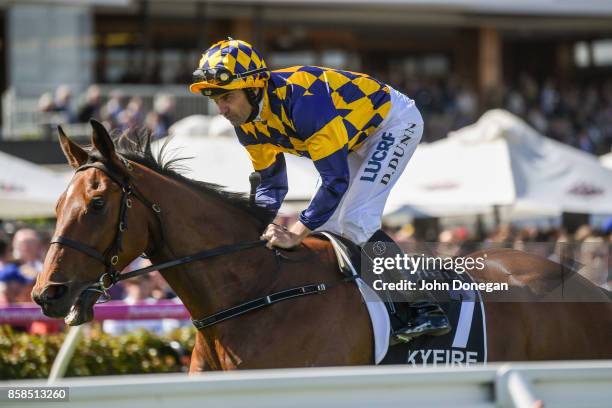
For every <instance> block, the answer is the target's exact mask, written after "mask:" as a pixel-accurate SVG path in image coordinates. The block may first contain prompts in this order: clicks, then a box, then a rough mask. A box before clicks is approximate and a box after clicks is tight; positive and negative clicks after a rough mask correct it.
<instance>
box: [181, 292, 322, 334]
mask: <svg viewBox="0 0 612 408" xmlns="http://www.w3.org/2000/svg"><path fill="white" fill-rule="evenodd" d="M326 290H327V286H326V285H325V284H324V283H319V284H312V285H306V286H299V287H297V288H291V289H286V290H282V291H280V292H275V293H272V294H270V295H268V296H263V297H260V298H257V299H253V300H249V301H248V302H244V303H241V304H239V305H237V306H233V307H230V308H228V309H225V310H222V311H220V312H218V313H215V314H213V315H210V316H208V317H205V318H203V319H199V320H193V319H192V320H191V322H192V323H193V325H194V326H195V327H196V329H198V330H201V329H204V328H206V327H210V326H213V325H215V324H217V323H221V322H222V321H225V320H228V319H231V318H233V317H236V316H239V315H241V314H244V313H247V312H251V311H253V310H257V309H261V308H264V307H267V306H270V305H273V304H274V303H278V302H282V301H283V300H287V299H292V298H295V297H300V296H306V295H316V294H318V293H322V292H325V291H326Z"/></svg>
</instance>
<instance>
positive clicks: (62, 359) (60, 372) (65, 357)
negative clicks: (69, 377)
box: [47, 323, 88, 384]
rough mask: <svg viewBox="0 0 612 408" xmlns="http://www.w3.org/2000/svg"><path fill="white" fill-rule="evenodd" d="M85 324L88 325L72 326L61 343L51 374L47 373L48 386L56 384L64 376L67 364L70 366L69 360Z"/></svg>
mask: <svg viewBox="0 0 612 408" xmlns="http://www.w3.org/2000/svg"><path fill="white" fill-rule="evenodd" d="M87 324H88V323H85V324H81V325H79V326H73V327H71V328H70V330H69V331H68V334H67V335H66V338H65V339H64V342H63V343H62V347H61V348H60V350H59V352H58V353H57V356H56V357H55V360H54V361H53V366H52V367H51V372H50V373H49V379H48V380H47V382H48V383H49V384H52V383H54V382H56V381H57V379H58V378H62V377H63V376H64V374H66V369H67V368H68V364H70V360H72V356H73V355H74V350H76V346H77V345H78V344H79V340H80V339H81V334H82V332H83V327H85V325H87Z"/></svg>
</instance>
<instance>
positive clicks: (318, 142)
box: [292, 92, 350, 230]
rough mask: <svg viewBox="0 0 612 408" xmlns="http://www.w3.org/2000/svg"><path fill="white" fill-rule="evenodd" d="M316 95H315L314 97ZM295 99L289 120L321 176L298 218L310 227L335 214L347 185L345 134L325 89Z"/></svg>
mask: <svg viewBox="0 0 612 408" xmlns="http://www.w3.org/2000/svg"><path fill="white" fill-rule="evenodd" d="M315 95H317V96H315ZM315 95H303V96H301V97H299V98H296V102H295V103H294V105H293V107H292V108H293V109H292V119H293V123H294V124H295V126H296V131H297V133H298V134H299V135H301V136H304V135H306V136H307V137H305V138H304V139H305V140H304V141H305V143H306V147H307V149H308V154H309V156H310V158H311V159H312V161H313V162H314V165H315V167H316V169H317V171H318V172H319V174H320V175H321V187H320V188H319V190H317V192H316V193H315V196H314V197H313V199H312V201H311V202H310V205H309V206H308V208H306V209H305V210H304V211H302V213H301V214H300V221H301V222H302V223H303V224H304V225H305V226H306V227H308V228H309V229H310V230H314V229H316V228H318V227H320V226H321V225H323V224H324V223H325V222H326V221H327V220H328V219H329V218H330V217H331V216H332V214H333V213H334V211H335V210H336V208H337V207H338V204H340V200H341V199H342V196H343V195H344V193H345V192H346V190H347V189H348V186H349V179H350V176H349V166H348V161H347V157H348V135H347V131H346V127H345V124H344V122H343V118H342V117H341V116H339V115H338V113H337V112H336V109H335V107H334V105H333V102H332V100H331V97H329V95H327V93H324V92H317V93H316V94H315Z"/></svg>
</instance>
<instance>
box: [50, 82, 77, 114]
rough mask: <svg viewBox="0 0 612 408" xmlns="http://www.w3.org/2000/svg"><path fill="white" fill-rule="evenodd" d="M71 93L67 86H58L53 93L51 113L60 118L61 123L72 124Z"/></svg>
mask: <svg viewBox="0 0 612 408" xmlns="http://www.w3.org/2000/svg"><path fill="white" fill-rule="evenodd" d="M71 104H72V91H71V90H70V87H69V86H68V85H60V86H58V87H57V89H56V91H55V102H54V107H53V111H54V112H56V113H58V114H59V115H60V116H61V123H74V121H75V116H74V112H73V111H72V106H71Z"/></svg>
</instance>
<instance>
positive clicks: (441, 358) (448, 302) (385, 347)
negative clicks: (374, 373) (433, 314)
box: [313, 230, 487, 366]
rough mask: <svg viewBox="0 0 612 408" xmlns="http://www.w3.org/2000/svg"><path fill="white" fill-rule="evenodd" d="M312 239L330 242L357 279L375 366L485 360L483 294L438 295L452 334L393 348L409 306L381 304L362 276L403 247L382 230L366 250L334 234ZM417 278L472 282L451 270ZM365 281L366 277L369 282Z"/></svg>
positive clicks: (348, 273)
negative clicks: (375, 260)
mask: <svg viewBox="0 0 612 408" xmlns="http://www.w3.org/2000/svg"><path fill="white" fill-rule="evenodd" d="M313 235H314V236H316V237H318V238H320V239H324V240H327V241H330V243H331V244H332V246H333V248H334V250H335V251H336V257H337V259H338V265H339V269H340V272H341V273H342V274H343V275H344V276H345V277H346V278H347V279H350V280H355V281H356V283H357V285H358V286H359V289H360V291H361V293H362V295H363V298H364V301H365V302H366V305H367V307H368V311H369V313H370V317H371V320H372V327H373V331H374V339H375V349H376V350H375V355H376V364H411V365H413V366H427V365H442V366H468V365H471V364H475V363H482V362H486V361H487V349H486V323H485V311H484V307H483V304H482V299H481V297H480V293H479V292H474V291H467V292H464V291H459V292H456V291H451V292H450V293H446V292H445V293H437V296H436V298H437V300H438V302H439V303H440V305H441V306H442V308H443V309H444V311H445V313H446V314H447V316H448V317H449V319H450V321H451V323H452V326H453V329H452V331H451V332H450V333H448V334H446V335H443V336H438V337H432V336H422V337H419V338H417V339H415V340H413V341H411V342H410V343H407V344H406V343H400V344H390V343H389V339H390V336H389V334H390V333H391V332H392V331H394V330H395V329H396V328H397V327H398V326H399V325H401V324H402V322H401V317H400V316H398V315H401V314H402V312H403V311H402V310H401V309H402V308H403V307H407V306H408V305H407V304H406V303H404V304H402V303H401V302H400V303H394V302H392V301H391V300H390V299H384V300H383V299H381V298H380V297H379V294H378V293H376V292H375V291H374V290H373V289H371V288H370V287H369V286H368V284H367V282H366V281H367V280H368V277H367V276H362V273H361V271H371V270H372V269H371V268H372V266H373V261H372V259H373V258H374V257H375V256H380V255H381V254H380V253H378V251H379V250H380V249H381V248H382V249H384V248H386V249H387V251H388V252H387V253H385V255H389V254H392V253H396V252H397V251H399V252H400V253H401V248H399V246H398V245H397V244H396V243H395V242H394V241H393V240H392V238H391V237H389V236H388V235H387V234H386V233H384V232H383V231H382V230H379V231H377V232H376V233H375V234H374V235H372V237H371V238H370V240H369V241H368V244H369V245H364V248H361V247H359V246H358V245H356V244H355V243H353V242H351V241H350V240H348V239H346V238H344V237H341V236H339V235H337V234H334V233H331V232H316V233H314V234H313ZM381 243H382V244H383V245H380V244H381ZM377 244H379V245H377ZM374 251H377V253H374ZM417 276H419V278H420V279H426V280H430V279H438V280H440V281H451V280H453V279H462V280H464V281H466V282H471V281H472V279H471V277H470V276H469V275H468V274H461V275H458V274H456V273H454V272H450V273H449V272H448V271H443V272H435V271H433V272H432V271H425V272H419V273H417ZM363 278H366V279H365V281H364V279H363ZM398 309H399V310H398Z"/></svg>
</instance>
